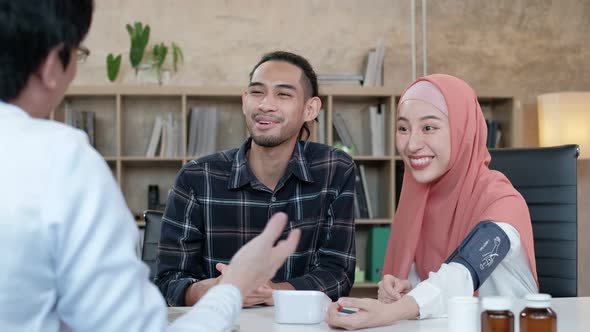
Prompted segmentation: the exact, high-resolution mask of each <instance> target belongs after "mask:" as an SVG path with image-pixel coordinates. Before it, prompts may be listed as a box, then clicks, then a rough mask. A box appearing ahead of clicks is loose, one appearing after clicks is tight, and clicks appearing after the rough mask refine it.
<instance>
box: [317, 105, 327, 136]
mask: <svg viewBox="0 0 590 332" xmlns="http://www.w3.org/2000/svg"><path fill="white" fill-rule="evenodd" d="M317 126H318V143H322V144H326V111H325V110H324V109H321V110H320V111H319V113H318V123H317Z"/></svg>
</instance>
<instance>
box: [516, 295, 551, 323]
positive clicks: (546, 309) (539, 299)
mask: <svg viewBox="0 0 590 332" xmlns="http://www.w3.org/2000/svg"><path fill="white" fill-rule="evenodd" d="M525 299H526V307H525V308H524V309H523V310H522V311H521V312H520V332H556V331H557V315H555V311H553V310H552V309H551V295H549V294H528V295H527V296H526V297H525Z"/></svg>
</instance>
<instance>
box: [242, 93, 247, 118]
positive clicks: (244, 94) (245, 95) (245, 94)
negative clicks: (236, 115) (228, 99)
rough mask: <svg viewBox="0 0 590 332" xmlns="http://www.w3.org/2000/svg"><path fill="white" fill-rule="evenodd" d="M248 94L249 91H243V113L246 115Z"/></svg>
mask: <svg viewBox="0 0 590 332" xmlns="http://www.w3.org/2000/svg"><path fill="white" fill-rule="evenodd" d="M247 96H248V91H244V92H243V93H242V113H244V115H246V97H247Z"/></svg>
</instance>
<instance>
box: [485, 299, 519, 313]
mask: <svg viewBox="0 0 590 332" xmlns="http://www.w3.org/2000/svg"><path fill="white" fill-rule="evenodd" d="M481 306H482V308H483V310H497V311H502V310H510V308H511V306H512V301H511V300H510V298H508V297H503V296H490V297H484V298H483V300H481Z"/></svg>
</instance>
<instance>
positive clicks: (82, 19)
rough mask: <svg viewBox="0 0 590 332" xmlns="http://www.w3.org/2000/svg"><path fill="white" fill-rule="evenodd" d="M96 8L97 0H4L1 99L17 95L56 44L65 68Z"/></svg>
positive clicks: (0, 25)
mask: <svg viewBox="0 0 590 332" xmlns="http://www.w3.org/2000/svg"><path fill="white" fill-rule="evenodd" d="M93 9H94V0H0V45H2V47H1V48H0V100H2V101H10V100H13V99H15V98H17V97H18V96H19V95H20V93H21V92H22V89H23V88H24V86H25V84H26V83H27V81H28V79H29V77H30V76H31V74H33V73H34V72H35V70H37V68H38V67H39V65H40V64H41V63H42V62H43V60H44V59H45V58H46V57H47V55H48V54H49V52H50V51H51V49H53V48H55V47H56V46H60V45H62V46H63V47H62V49H61V50H60V52H59V58H60V62H61V63H62V65H63V67H64V70H65V69H66V67H67V65H68V64H69V63H70V57H71V51H72V49H73V48H76V47H78V46H80V43H81V42H82V40H83V39H84V37H86V34H87V33H88V29H89V28H90V22H91V20H92V11H93Z"/></svg>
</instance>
